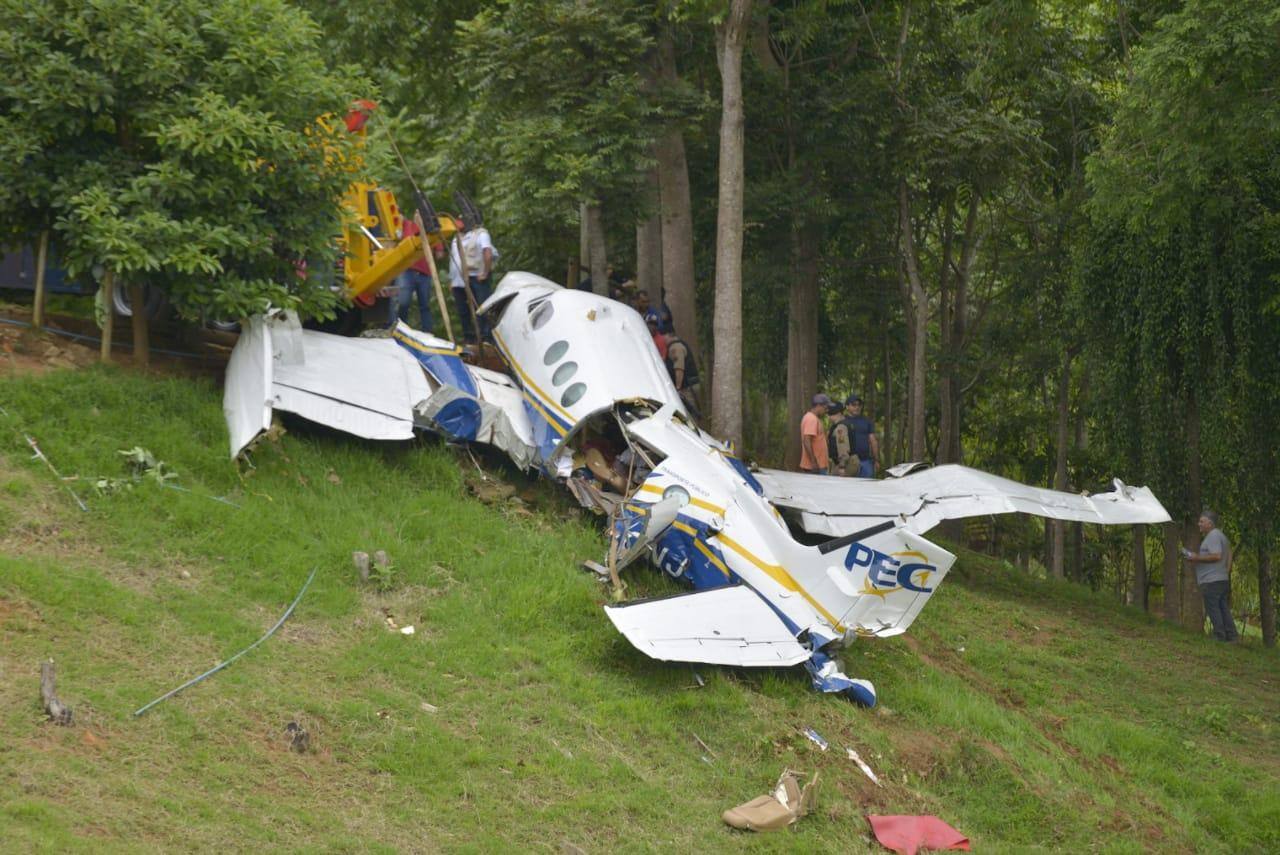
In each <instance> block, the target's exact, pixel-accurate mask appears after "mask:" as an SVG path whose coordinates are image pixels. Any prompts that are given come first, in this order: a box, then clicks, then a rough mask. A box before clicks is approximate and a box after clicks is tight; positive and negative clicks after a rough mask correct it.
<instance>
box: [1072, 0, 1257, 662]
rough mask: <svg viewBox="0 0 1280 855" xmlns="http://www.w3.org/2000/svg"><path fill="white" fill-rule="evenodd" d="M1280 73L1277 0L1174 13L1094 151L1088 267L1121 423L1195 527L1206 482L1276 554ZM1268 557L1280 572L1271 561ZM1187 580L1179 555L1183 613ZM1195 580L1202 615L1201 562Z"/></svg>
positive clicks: (1139, 53) (1191, 601)
mask: <svg viewBox="0 0 1280 855" xmlns="http://www.w3.org/2000/svg"><path fill="white" fill-rule="evenodd" d="M1278 76H1280V8H1277V7H1276V6H1275V4H1274V3H1269V2H1264V0H1242V2H1227V0H1191V2H1188V3H1187V4H1186V5H1185V6H1184V7H1183V8H1182V9H1181V10H1180V11H1179V12H1177V13H1175V14H1172V15H1169V16H1167V17H1165V18H1164V19H1162V20H1161V21H1160V22H1159V24H1158V25H1157V26H1156V28H1155V30H1154V31H1153V32H1152V33H1151V34H1150V36H1149V37H1148V38H1147V39H1146V40H1145V41H1144V43H1143V44H1142V45H1141V46H1140V47H1139V48H1138V49H1137V50H1136V51H1135V52H1134V54H1133V78H1132V82H1131V85H1130V86H1129V87H1128V89H1127V90H1126V91H1125V92H1124V93H1123V94H1122V96H1121V97H1120V99H1119V103H1118V105H1117V110H1116V116H1115V121H1114V124H1113V125H1112V126H1111V128H1110V130H1109V132H1108V134H1107V137H1106V140H1105V145H1104V148H1103V150H1102V151H1101V152H1100V154H1099V156H1098V157H1096V158H1094V159H1093V160H1092V161H1091V163H1090V180H1091V185H1092V188H1093V190H1094V198H1093V200H1092V202H1091V216H1092V223H1093V225H1092V233H1091V239H1090V241H1089V244H1088V246H1087V248H1086V252H1087V256H1086V258H1087V261H1088V263H1087V265H1086V267H1085V269H1084V276H1083V284H1084V288H1085V294H1086V296H1087V300H1088V305H1089V307H1090V309H1091V318H1090V320H1091V323H1092V324H1093V325H1094V328H1095V329H1096V330H1097V332H1098V336H1097V338H1096V347H1097V348H1098V353H1099V354H1100V355H1101V356H1102V359H1101V360H1100V362H1101V364H1102V366H1103V367H1104V370H1103V371H1102V373H1101V374H1100V377H1101V379H1102V380H1103V382H1104V384H1105V386H1106V392H1107V395H1106V401H1107V403H1108V413H1107V415H1108V416H1109V417H1110V419H1111V422H1112V424H1113V425H1114V428H1113V429H1116V428H1118V429H1120V430H1122V431H1125V432H1130V433H1132V434H1135V435H1136V436H1135V442H1134V445H1135V446H1136V449H1137V453H1138V454H1140V455H1141V458H1142V461H1143V463H1144V464H1145V465H1144V469H1145V470H1146V471H1145V473H1144V474H1145V475H1147V476H1148V477H1149V478H1151V480H1153V481H1155V482H1156V483H1157V484H1161V485H1163V486H1164V487H1165V488H1166V489H1167V490H1168V492H1169V494H1170V495H1172V496H1175V497H1176V499H1177V505H1178V506H1179V510H1180V511H1181V515H1182V517H1183V519H1184V521H1186V523H1187V524H1188V527H1189V526H1190V525H1191V524H1193V521H1194V517H1195V516H1196V515H1197V514H1198V513H1199V511H1200V508H1201V506H1202V501H1204V500H1205V499H1206V498H1207V499H1208V500H1209V501H1211V502H1213V503H1214V504H1219V505H1222V504H1225V505H1227V506H1229V507H1233V508H1235V509H1236V510H1237V512H1238V513H1239V514H1240V517H1241V518H1240V520H1239V523H1240V524H1241V526H1242V528H1243V529H1244V530H1245V531H1247V532H1248V533H1249V535H1250V537H1251V538H1252V539H1253V540H1254V541H1255V542H1254V544H1253V547H1254V548H1255V549H1258V550H1259V551H1260V552H1262V553H1263V554H1264V555H1269V553H1270V551H1271V550H1273V549H1274V546H1275V543H1276V538H1277V533H1278V527H1277V521H1276V519H1275V514H1274V508H1275V507H1277V505H1278V504H1280V487H1278V486H1277V481H1276V479H1275V478H1274V477H1271V476H1272V475H1273V474H1274V469H1273V468H1272V467H1274V465H1275V463H1274V460H1273V458H1274V455H1273V454H1271V453H1270V451H1268V450H1267V449H1266V448H1264V446H1265V445H1266V444H1267V443H1268V442H1269V440H1268V439H1265V438H1263V437H1262V436H1260V433H1259V431H1258V430H1257V429H1256V426H1257V425H1261V424H1269V423H1273V422H1274V420H1275V418H1276V417H1277V410H1276V409H1275V405H1276V397H1275V395H1274V393H1273V392H1272V390H1274V388H1276V386H1277V385H1278V384H1280V367H1277V364H1276V362H1275V359H1274V353H1275V347H1276V343H1277V341H1278V340H1280V339H1278V337H1277V333H1278V332H1280V288H1277V281H1280V280H1278V279H1277V274H1278V273H1280V262H1278V259H1280V216H1278V215H1280V142H1278V141H1277V137H1276V134H1275V129H1276V128H1277V127H1280V102H1278V101H1277V99H1276V98H1275V92H1274V83H1275V80H1276V79H1277V77H1278ZM1263 354H1265V356H1264V355H1263ZM1242 466H1243V467H1245V469H1244V471H1243V472H1242V471H1241V469H1240V467H1242ZM1263 508H1265V509H1266V510H1263ZM1171 552H1172V550H1171V549H1167V550H1166V560H1168V555H1169V553H1171ZM1259 568H1260V571H1262V573H1263V578H1260V579H1259V587H1260V588H1263V589H1266V588H1269V587H1270V579H1269V577H1268V574H1269V562H1267V561H1260V562H1259ZM1173 581H1175V578H1174V577H1171V576H1170V574H1169V572H1168V568H1166V580H1165V587H1166V590H1165V592H1164V593H1165V612H1166V615H1167V616H1169V617H1174V616H1176V614H1177V610H1176V609H1175V608H1173V607H1174V606H1175V605H1176V604H1177V599H1176V595H1175V593H1174V591H1172V590H1170V587H1171V582H1173ZM1182 587H1183V590H1184V592H1185V593H1187V594H1188V595H1189V596H1188V597H1187V601H1186V602H1184V603H1183V604H1182V605H1183V609H1182V612H1183V616H1184V618H1188V617H1189V619H1190V622H1192V623H1194V624H1195V625H1197V626H1198V625H1199V623H1200V622H1201V620H1202V618H1201V617H1200V612H1199V611H1198V603H1197V602H1196V601H1195V593H1194V587H1193V585H1192V583H1191V580H1190V578H1189V575H1188V576H1184V578H1183V580H1182ZM1264 599H1266V598H1265V597H1264ZM1265 609H1266V610H1267V611H1264V614H1266V613H1268V612H1269V615H1270V618H1269V622H1270V624H1271V626H1270V627H1269V628H1268V630H1267V635H1268V638H1269V639H1270V641H1271V643H1274V638H1275V629H1274V604H1273V603H1266V605H1265Z"/></svg>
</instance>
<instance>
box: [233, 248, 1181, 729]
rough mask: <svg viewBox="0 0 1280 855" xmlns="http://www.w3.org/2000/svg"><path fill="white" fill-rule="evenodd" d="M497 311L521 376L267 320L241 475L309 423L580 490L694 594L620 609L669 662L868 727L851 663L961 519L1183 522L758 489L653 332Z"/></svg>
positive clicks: (631, 318) (510, 308)
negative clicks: (687, 399)
mask: <svg viewBox="0 0 1280 855" xmlns="http://www.w3.org/2000/svg"><path fill="white" fill-rule="evenodd" d="M482 312H483V313H484V314H485V315H486V316H487V317H488V319H489V321H490V323H491V324H492V326H493V330H494V333H493V338H494V341H495V343H496V344H497V347H498V349H499V351H500V353H501V355H502V358H503V360H504V361H505V363H506V365H507V366H508V367H509V369H510V372H511V373H510V376H508V375H506V374H502V373H499V372H495V371H489V370H486V369H484V368H479V367H476V366H474V365H469V364H466V363H464V362H463V360H462V352H461V351H460V350H459V349H458V348H457V347H456V346H455V345H454V344H452V343H450V342H448V341H445V340H443V339H439V338H435V337H433V336H430V335H426V334H423V333H419V332H416V331H414V330H412V329H410V328H408V327H406V326H404V325H403V324H401V325H399V326H397V327H396V328H395V329H394V330H393V331H392V332H391V335H390V337H385V338H357V339H352V338H343V337H340V336H334V335H329V334H326V333H321V332H312V331H308V330H303V329H301V327H300V326H299V324H298V322H297V319H296V318H294V317H292V316H291V315H288V314H283V313H281V314H275V315H272V316H269V317H257V318H254V319H252V320H251V321H249V322H248V323H247V324H246V325H245V327H244V330H243V332H242V334H241V337H240V341H239V343H238V344H237V346H236V348H235V351H234V352H233V353H232V356H231V362H230V364H229V365H228V368H227V382H226V394H225V401H224V408H225V410H226V416H227V423H228V426H229V427H230V432H231V454H232V455H233V456H235V455H238V454H239V453H240V452H241V450H243V449H244V447H245V446H246V445H248V443H249V442H250V441H251V440H253V438H254V437H255V436H257V435H258V434H259V433H260V432H262V431H263V430H265V429H266V428H268V427H269V426H270V424H271V417H272V411H273V410H283V411H287V412H291V413H295V414H297V415H299V416H302V417H304V418H306V419H308V420H311V421H314V422H319V423H321V424H324V425H328V426H330V427H334V428H337V429H339V430H343V431H346V432H349V433H352V434H355V435H357V436H361V437H365V438H368V439H407V438H409V437H411V436H413V434H414V431H415V430H420V429H421V430H429V431H433V432H435V433H438V434H441V435H443V436H445V437H448V438H451V439H455V440H464V441H478V442H484V443H488V444H491V445H494V446H496V447H498V448H500V449H502V450H503V451H504V452H506V453H507V454H508V455H509V456H510V457H511V459H512V460H514V461H515V462H516V464H517V465H519V466H521V467H523V468H531V467H536V468H538V469H540V470H541V471H542V472H543V473H544V474H545V475H546V476H547V477H550V478H553V479H555V480H557V481H560V482H561V483H564V484H565V485H566V486H567V487H568V488H569V489H570V490H571V491H572V492H573V494H574V495H575V496H576V497H577V498H578V500H579V501H580V502H581V503H582V504H584V505H585V506H587V507H589V508H592V509H595V510H599V511H602V512H604V513H606V514H608V515H609V518H610V520H611V538H612V540H611V544H610V562H611V565H612V566H613V567H614V568H620V567H622V566H624V565H626V564H627V563H629V562H631V561H633V560H634V559H635V558H637V557H639V556H640V555H643V554H645V553H648V554H649V555H650V556H651V559H652V560H653V563H655V564H656V565H657V566H658V567H659V568H661V570H662V571H663V572H665V573H667V574H669V575H670V576H672V577H674V578H677V579H683V580H685V581H686V582H688V583H689V584H690V585H691V586H692V587H693V588H694V591H693V592H691V593H688V594H682V595H677V596H672V597H667V598H664V599H656V600H642V601H636V602H630V603H622V604H618V605H610V606H605V612H606V613H607V614H608V616H609V619H610V620H611V621H613V623H614V625H615V626H616V627H617V628H618V630H619V631H620V632H622V634H623V635H625V636H626V637H627V639H628V640H629V641H630V642H631V643H632V644H633V645H635V646H636V647H637V648H638V649H640V650H641V651H642V652H644V653H646V654H647V655H649V656H652V657H654V658H656V659H662V660H668V661H677V662H703V663H711V664H717V665H736V666H743V667H761V666H771V667H778V666H791V665H800V664H803V665H804V666H805V668H806V669H807V670H808V672H809V674H810V676H811V678H812V682H813V685H814V687H815V688H817V689H819V690H821V691H824V692H836V693H841V694H844V695H846V696H848V697H849V698H851V699H853V700H854V701H857V702H858V703H861V704H865V705H867V706H870V705H873V704H874V703H875V697H876V696H875V690H874V688H873V687H872V685H871V683H870V682H868V681H866V680H861V679H852V678H850V677H848V676H846V675H845V674H843V673H842V672H841V671H840V668H839V665H838V663H837V662H836V661H835V660H834V659H833V658H832V655H833V653H834V652H835V651H836V650H837V649H839V648H840V647H842V646H844V645H846V644H848V643H849V642H851V641H852V640H853V639H855V638H857V637H859V636H878V637H886V636H892V635H897V634H899V633H901V632H904V631H905V630H906V629H907V627H909V626H910V625H911V622H912V621H913V620H915V618H916V615H918V614H919V613H920V610H921V608H923V607H924V604H925V602H926V601H927V600H928V599H929V597H930V596H932V595H933V593H934V591H936V590H937V589H938V585H939V583H941V581H942V579H943V577H944V576H945V575H946V573H947V570H948V569H949V568H950V567H951V564H952V563H953V562H954V561H955V556H954V555H952V554H951V553H949V552H947V551H946V550H944V549H942V548H940V547H939V546H937V545H936V544H933V543H931V542H929V541H928V540H926V539H925V538H924V537H923V534H924V533H925V532H927V531H928V530H929V529H931V528H933V527H934V526H936V525H938V524H939V523H941V522H942V521H943V520H948V519H957V518H961V517H969V516H978V515H983V516H985V515H989V514H999V513H1009V512H1021V513H1030V514H1036V515H1038V516H1042V517H1050V518H1053V519H1062V520H1075V521H1080V522H1091V523H1103V524H1125V525H1128V524H1133V523H1158V522H1164V521H1167V520H1168V519H1169V515H1168V514H1167V513H1166V512H1165V510H1164V508H1163V507H1162V506H1161V505H1160V503H1159V501H1157V500H1156V498H1155V497H1154V496H1153V495H1152V494H1151V491H1150V490H1148V489H1147V488H1145V487H1128V486H1125V485H1124V484H1122V483H1120V482H1119V481H1116V482H1115V489H1114V490H1113V491H1111V492H1108V493H1102V494H1097V495H1092V496H1086V495H1073V494H1068V493H1060V492H1055V491H1052V490H1045V489H1040V488H1036V487H1028V486H1025V485H1023V484H1019V483H1016V482H1014V481H1009V480H1007V479H1004V478H1000V477H997V476H995V475H989V474H987V473H984V472H979V471H977V470H974V469H968V468H965V467H963V466H939V467H937V468H934V469H926V470H924V471H920V472H916V473H914V474H905V475H903V477H891V478H889V479H886V480H881V481H876V480H868V479H855V478H832V477H822V476H814V475H802V474H794V473H790V472H781V471H776V470H768V469H760V470H757V469H752V468H749V467H748V466H747V465H746V464H745V463H743V461H742V460H740V459H739V458H738V457H736V456H735V455H734V453H733V450H732V449H731V448H730V447H728V446H727V445H726V444H725V443H723V442H721V441H719V440H717V439H716V438H714V437H712V436H710V435H709V434H707V433H706V432H705V431H703V430H701V429H700V428H699V427H698V426H697V425H696V424H694V422H693V420H692V419H691V418H690V417H689V415H688V413H687V412H686V410H685V407H684V406H683V404H682V403H681V400H680V397H679V395H678V394H677V393H676V390H675V388H674V387H673V385H672V383H671V380H670V378H669V376H668V374H667V371H666V368H665V366H664V364H663V362H662V360H661V358H660V357H659V356H658V352H657V350H656V348H655V347H654V344H653V341H652V339H651V338H650V336H649V333H648V331H647V329H646V327H645V324H644V321H643V320H642V319H641V317H640V315H639V314H638V313H636V312H635V311H634V310H633V309H631V308H630V307H628V306H625V305H623V304H621V303H618V302H615V301H613V300H609V299H607V298H605V297H601V296H598V295H595V294H591V293H587V292H583V291H576V290H567V289H564V288H561V287H560V286H558V285H556V284H554V283H552V282H549V281H548V280H546V279H543V278H541V277H539V276H535V275H532V274H529V273H511V274H509V275H508V276H506V277H505V278H504V279H503V280H502V282H501V283H500V284H499V285H498V288H497V290H496V291H495V292H494V294H493V296H492V297H491V298H490V299H489V300H488V301H486V302H485V304H484V306H483V307H482Z"/></svg>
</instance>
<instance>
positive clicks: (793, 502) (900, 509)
mask: <svg viewBox="0 0 1280 855" xmlns="http://www.w3.org/2000/svg"><path fill="white" fill-rule="evenodd" d="M757 479H758V480H759V481H760V484H761V485H762V486H763V488H764V494H765V496H766V497H767V498H768V499H769V501H770V502H772V503H773V504H774V505H777V506H778V507H781V508H791V509H793V510H795V511H797V512H799V515H800V524H801V526H802V527H803V528H804V530H805V531H807V532H809V533H811V534H819V535H829V536H831V537H840V536H843V535H847V534H852V533H854V532H857V531H862V530H864V529H866V528H868V527H870V526H873V525H876V524H877V523H880V522H884V521H886V520H893V521H895V522H898V523H900V524H901V525H903V526H904V527H905V528H907V529H908V530H910V531H913V532H915V533H916V534H923V533H924V532H926V531H928V530H929V529H931V528H933V527H934V526H936V525H938V524H939V523H940V522H942V521H943V520H952V519H961V518H963V517H973V516H987V515H990V514H1009V513H1023V514H1034V515H1035V516H1040V517H1048V518H1050V519H1059V520H1072V521H1075V522H1089V523H1100V524H1103V525H1133V524H1136V523H1160V522H1167V521H1168V520H1169V513H1168V512H1167V511H1166V510H1165V509H1164V507H1163V506H1162V505H1161V504H1160V502H1159V500H1157V499H1156V497H1155V496H1154V495H1152V493H1151V490H1149V489H1148V488H1146V487H1129V486H1126V485H1125V484H1122V483H1121V482H1120V481H1119V480H1117V481H1116V482H1115V489H1114V490H1112V491H1110V492H1107V493H1095V494H1093V495H1091V496H1086V495H1079V494H1076V493H1061V492H1058V491H1057V490H1046V489H1044V488H1043V487H1031V486H1028V485H1026V484H1019V483H1018V482H1017V481H1011V480H1009V479H1008V478H1001V477H1000V476H999V475H992V474H990V473H988V472H982V471H980V470H977V469H970V468H969V467H967V466H957V465H947V466H938V467H935V468H933V469H926V470H924V471H922V472H916V473H913V474H911V475H907V476H905V477H902V478H893V479H890V480H884V481H876V480H872V479H869V478H834V477H824V476H821V475H804V474H798V473H794V472H781V471H779V470H775V469H765V470H763V471H762V472H760V473H758V474H757Z"/></svg>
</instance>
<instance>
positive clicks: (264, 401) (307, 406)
mask: <svg viewBox="0 0 1280 855" xmlns="http://www.w3.org/2000/svg"><path fill="white" fill-rule="evenodd" d="M428 394H430V390H429V389H428V387H427V381H426V378H425V377H424V376H423V374H422V371H421V369H419V368H418V364H417V362H416V361H415V360H414V359H413V357H411V356H409V355H408V354H407V353H406V352H405V351H404V350H403V349H402V348H401V347H400V346H399V345H397V344H396V343H395V342H393V341H390V340H389V339H381V340H379V339H352V338H343V337H342V336H336V335H329V334H328V333H322V332H312V331H310V330H303V329H302V327H301V325H300V324H299V323H298V318H297V316H296V315H294V314H293V313H292V312H281V313H278V314H273V315H269V316H265V317H264V316H261V315H260V316H257V317H254V318H251V319H249V320H248V321H247V322H246V323H245V325H244V327H243V328H242V332H241V335H240V340H239V341H238V342H237V343H236V347H235V350H233V351H232V353H231V360H230V362H229V363H228V364H227V378H226V388H225V390H224V392H223V404H222V406H223V410H224V412H225V415H226V418H227V426H228V428H229V429H230V433H231V456H232V457H235V456H236V455H237V454H239V453H240V452H241V451H242V450H244V447H245V446H246V445H248V444H249V443H250V442H251V441H252V440H253V438H254V437H256V436H257V435H258V434H259V433H260V432H262V431H263V430H266V429H267V428H268V427H270V426H271V413H272V411H273V410H275V409H280V410H284V411H285V412H290V413H296V414H297V415H299V416H302V417H303V418H305V419H308V420H310V421H313V422H317V423H318V424H322V425H326V426H328V427H332V428H336V429H337V430H341V431H345V432H347V433H351V434H354V435H356V436H359V437H363V438H365V439H409V438H411V437H412V436H413V405H414V404H415V403H416V402H417V401H420V400H422V399H423V398H426V397H427V395H428Z"/></svg>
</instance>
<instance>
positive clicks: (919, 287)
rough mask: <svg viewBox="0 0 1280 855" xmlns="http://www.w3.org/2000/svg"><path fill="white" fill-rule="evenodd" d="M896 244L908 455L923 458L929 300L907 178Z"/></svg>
mask: <svg viewBox="0 0 1280 855" xmlns="http://www.w3.org/2000/svg"><path fill="white" fill-rule="evenodd" d="M898 246H899V252H900V253H901V255H902V303H903V310H904V311H905V313H906V316H907V326H908V335H907V345H908V348H909V351H910V353H909V358H908V363H907V364H908V366H909V368H908V372H907V429H908V431H909V432H910V436H911V441H910V445H909V446H908V449H907V457H908V459H910V460H912V461H918V460H924V454H925V433H924V429H925V423H924V390H925V347H926V345H928V343H929V300H928V296H927V295H926V294H925V290H924V284H923V283H922V281H921V279H920V268H919V265H918V263H917V261H916V243H915V234H914V233H913V232H912V229H911V190H910V188H909V187H908V186H907V179H906V178H902V179H899V181H898Z"/></svg>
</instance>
